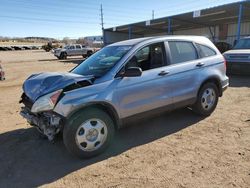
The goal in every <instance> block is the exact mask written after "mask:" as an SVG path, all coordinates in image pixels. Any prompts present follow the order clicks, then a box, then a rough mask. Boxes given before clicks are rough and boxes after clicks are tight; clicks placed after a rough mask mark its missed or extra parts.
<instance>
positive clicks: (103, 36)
mask: <svg viewBox="0 0 250 188" xmlns="http://www.w3.org/2000/svg"><path fill="white" fill-rule="evenodd" d="M101 26H102V40H103V44H104V46H105V33H104V23H103V9H102V4H101Z"/></svg>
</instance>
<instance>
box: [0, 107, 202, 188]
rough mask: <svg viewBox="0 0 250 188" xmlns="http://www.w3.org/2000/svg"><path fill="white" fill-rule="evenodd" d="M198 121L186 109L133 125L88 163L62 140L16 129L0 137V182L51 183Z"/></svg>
mask: <svg viewBox="0 0 250 188" xmlns="http://www.w3.org/2000/svg"><path fill="white" fill-rule="evenodd" d="M201 120H202V118H201V117H199V116H196V115H195V114H193V112H192V111H191V110H189V109H181V110H178V111H175V112H172V113H165V114H162V115H160V116H158V117H155V118H151V119H150V121H149V119H144V120H143V121H137V122H134V123H133V124H131V125H129V126H127V127H126V128H123V129H120V130H119V131H117V132H116V135H115V138H114V141H113V143H112V144H111V146H110V147H109V148H108V149H107V150H106V151H105V152H104V153H102V154H101V155H99V156H97V157H93V158H91V159H82V160H80V159H78V158H75V157H73V156H72V155H71V154H69V153H68V152H67V150H66V148H65V147H64V145H63V141H62V139H60V138H59V139H58V140H57V141H56V143H54V144H52V143H49V142H48V141H47V140H46V139H39V138H38V137H39V134H38V132H37V130H35V128H28V129H18V130H14V131H10V132H6V133H3V134H1V135H0V143H1V145H0V151H1V152H0V166H1V168H0V182H1V185H5V187H37V186H41V185H45V184H48V183H51V182H54V181H56V180H58V179H60V178H62V177H64V176H66V175H68V174H70V173H72V172H74V171H76V170H78V169H82V168H85V167H87V166H89V165H91V164H94V163H97V162H100V161H103V160H106V159H108V158H110V157H112V156H117V155H119V154H121V153H123V152H125V151H127V150H130V149H131V148H134V147H137V146H140V145H144V144H147V143H150V142H153V141H155V140H157V139H160V138H162V137H166V136H169V135H171V134H173V133H176V132H178V131H180V130H182V129H185V128H186V127H188V126H191V125H194V124H195V123H197V122H199V121H201Z"/></svg>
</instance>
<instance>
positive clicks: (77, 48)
mask: <svg viewBox="0 0 250 188" xmlns="http://www.w3.org/2000/svg"><path fill="white" fill-rule="evenodd" d="M82 54H83V53H82V48H81V45H76V50H75V54H74V55H82Z"/></svg>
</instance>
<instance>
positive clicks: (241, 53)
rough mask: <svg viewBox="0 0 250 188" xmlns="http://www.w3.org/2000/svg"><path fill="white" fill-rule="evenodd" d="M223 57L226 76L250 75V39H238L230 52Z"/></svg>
mask: <svg viewBox="0 0 250 188" xmlns="http://www.w3.org/2000/svg"><path fill="white" fill-rule="evenodd" d="M223 55H224V57H225V59H226V61H227V73H228V74H241V75H250V37H245V38H242V39H240V40H239V42H238V43H237V44H236V45H235V46H234V47H233V49H232V50H229V51H226V52H225V53H224V54H223Z"/></svg>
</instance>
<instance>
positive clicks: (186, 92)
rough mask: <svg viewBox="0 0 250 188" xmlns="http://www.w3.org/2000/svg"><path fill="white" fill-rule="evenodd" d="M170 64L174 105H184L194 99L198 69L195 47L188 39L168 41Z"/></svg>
mask: <svg viewBox="0 0 250 188" xmlns="http://www.w3.org/2000/svg"><path fill="white" fill-rule="evenodd" d="M168 49H169V57H170V66H169V67H168V70H169V72H170V73H171V77H172V79H171V80H172V82H173V90H172V92H173V96H174V97H173V101H174V104H175V107H179V106H185V105H187V104H190V103H192V102H194V101H195V99H196V93H197V89H198V87H199V77H200V69H201V68H202V66H203V64H202V62H200V60H199V55H198V52H197V49H196V47H195V45H194V44H193V42H190V41H168Z"/></svg>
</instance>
